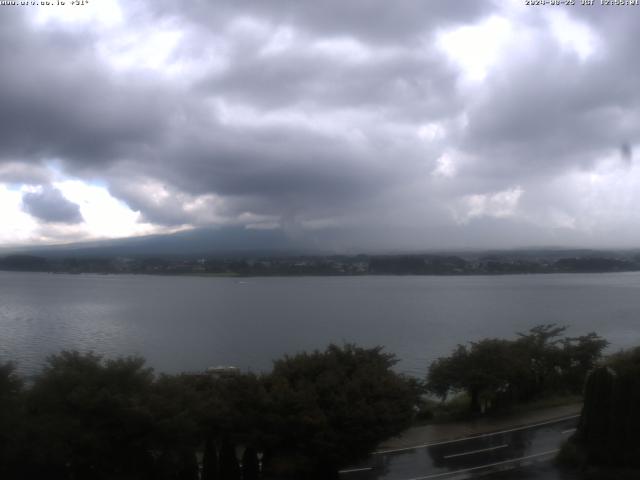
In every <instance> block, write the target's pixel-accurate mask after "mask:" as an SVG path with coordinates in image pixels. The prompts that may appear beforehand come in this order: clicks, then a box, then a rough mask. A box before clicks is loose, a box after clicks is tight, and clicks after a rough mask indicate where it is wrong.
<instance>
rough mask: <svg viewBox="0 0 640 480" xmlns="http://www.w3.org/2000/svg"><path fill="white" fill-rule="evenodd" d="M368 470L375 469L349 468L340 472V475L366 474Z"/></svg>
mask: <svg viewBox="0 0 640 480" xmlns="http://www.w3.org/2000/svg"><path fill="white" fill-rule="evenodd" d="M368 470H373V467H364V468H348V469H346V470H338V473H339V474H343V473H355V472H366V471H368Z"/></svg>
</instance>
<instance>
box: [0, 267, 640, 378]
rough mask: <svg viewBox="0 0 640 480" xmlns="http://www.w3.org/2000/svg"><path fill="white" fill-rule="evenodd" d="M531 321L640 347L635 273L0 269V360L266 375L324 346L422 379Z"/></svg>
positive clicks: (30, 367)
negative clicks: (431, 368)
mask: <svg viewBox="0 0 640 480" xmlns="http://www.w3.org/2000/svg"><path fill="white" fill-rule="evenodd" d="M540 323H558V324H563V325H569V326H570V329H569V330H568V332H567V333H568V334H570V335H580V334H584V333H587V332H590V331H595V332H597V333H599V334H600V335H602V336H604V337H605V338H607V339H608V340H609V341H610V342H611V345H612V347H611V350H616V349H619V348H624V347H630V346H635V345H640V273H620V274H587V275H582V274H567V275H510V276H473V277H428V276H407V277H391V276H390V277H386V276H385V277H379V276H370V277H302V278H300V277H299V278H292V277H288V278H246V279H237V278H207V277H169V276H166V277H163V276H134V275H54V274H40V273H12V272H0V360H8V359H11V360H15V361H17V362H18V363H19V368H20V371H21V372H22V373H32V372H34V371H35V370H37V369H38V367H39V366H40V365H41V364H42V362H43V359H44V358H45V357H46V356H47V355H48V354H50V353H54V352H58V351H60V350H61V349H78V350H83V351H85V350H93V351H95V352H97V353H100V354H104V355H106V356H116V355H132V354H139V355H143V356H144V357H145V358H147V360H148V362H149V364H150V365H151V366H153V367H154V368H155V369H156V370H158V371H164V372H179V371H194V370H202V369H204V368H206V367H208V366H212V365H236V366H238V367H241V368H243V369H251V370H253V371H262V370H268V369H269V368H270V366H271V361H272V360H273V359H275V358H277V357H280V356H281V355H283V354H285V353H289V354H292V353H295V352H298V351H302V350H311V349H315V348H324V347H325V346H326V345H327V344H328V343H330V342H338V343H342V342H356V343H357V344H359V345H362V346H375V345H384V346H385V348H386V350H387V351H389V352H393V353H395V354H396V355H397V356H398V358H399V360H400V362H399V364H398V365H397V369H398V370H399V371H402V372H405V373H409V374H414V375H420V376H422V375H424V374H425V372H426V368H427V366H428V364H429V362H430V361H431V360H433V359H434V358H436V357H438V356H442V355H446V354H448V353H449V351H450V350H451V349H452V348H453V347H454V346H455V345H456V344H457V343H463V342H466V341H470V340H477V339H480V338H483V337H513V336H514V335H515V332H517V331H526V330H527V329H529V328H530V327H533V326H535V325H537V324H540Z"/></svg>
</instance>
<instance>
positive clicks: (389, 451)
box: [372, 415, 580, 455]
mask: <svg viewBox="0 0 640 480" xmlns="http://www.w3.org/2000/svg"><path fill="white" fill-rule="evenodd" d="M578 417H580V415H571V416H569V417H564V418H558V419H556V420H549V421H546V422H540V423H534V424H533V425H525V426H523V427H516V428H510V429H508V430H502V431H500V432H492V433H483V434H480V435H472V436H469V437H463V438H457V439H455V440H444V441H442V442H435V443H425V444H423V445H414V446H413V447H403V448H393V449H390V450H379V451H377V452H373V453H372V455H384V454H386V453H396V452H406V451H408V450H416V449H418V448H428V447H435V446H436V445H446V444H448V443H458V442H466V441H468V440H474V439H476V438H486V437H492V436H494V435H501V434H503V433H510V432H517V431H520V430H527V429H529V428H536V427H541V426H543V425H552V424H554V423H561V422H564V421H566V420H571V419H574V418H578Z"/></svg>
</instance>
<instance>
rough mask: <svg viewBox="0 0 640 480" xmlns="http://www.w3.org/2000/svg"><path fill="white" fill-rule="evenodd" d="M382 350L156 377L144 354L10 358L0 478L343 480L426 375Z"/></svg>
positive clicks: (5, 367) (1, 406)
mask: <svg viewBox="0 0 640 480" xmlns="http://www.w3.org/2000/svg"><path fill="white" fill-rule="evenodd" d="M395 361H396V360H395V357H394V356H393V355H391V354H388V353H384V352H383V351H382V349H381V348H379V347H378V348H372V349H365V348H359V347H357V346H354V345H344V346H336V345H331V346H329V347H328V348H327V349H326V350H324V351H316V352H313V353H301V354H298V355H294V356H285V357H284V358H281V359H279V360H277V361H275V363H274V366H273V370H272V371H271V372H269V373H267V374H260V375H257V374H252V373H228V374H220V375H211V374H207V373H203V374H181V375H159V376H157V375H154V373H153V371H152V370H151V369H150V368H148V367H147V366H145V362H144V360H143V359H141V358H135V357H132V358H118V359H114V360H105V359H103V358H101V357H100V356H97V355H94V354H92V353H84V354H83V353H78V352H68V351H65V352H62V353H60V354H57V355H54V356H51V357H50V358H49V359H48V360H47V362H46V365H45V366H44V368H43V369H42V371H41V372H40V373H39V374H38V375H37V376H36V377H35V379H34V380H33V381H32V382H31V383H30V384H26V383H25V381H24V380H23V379H22V378H20V377H19V376H18V375H17V374H16V371H15V368H14V366H13V365H11V364H2V365H0V478H2V479H7V480H9V479H31V478H34V479H35V478H47V479H50V480H58V479H60V480H62V479H65V480H66V479H78V480H79V479H92V480H100V479H105V480H106V479H110V480H111V479H114V480H115V479H118V480H120V479H154V480H155V479H160V480H164V479H167V480H168V479H171V480H173V479H175V480H178V479H179V480H183V479H184V480H195V479H197V478H202V479H206V480H212V479H224V480H230V479H234V480H235V479H240V478H243V479H244V480H251V479H256V478H322V479H326V478H333V477H335V476H337V469H338V468H339V467H340V466H342V465H345V464H348V463H350V462H353V461H356V460H358V459H360V458H362V457H363V456H366V455H367V454H368V453H369V452H370V451H371V450H372V449H374V448H375V447H376V445H377V444H378V443H379V442H380V441H382V440H383V439H385V438H388V437H390V436H393V435H396V434H398V433H399V432H401V431H402V430H403V429H405V428H406V427H408V426H409V425H410V423H411V421H412V418H413V415H414V407H415V405H416V404H417V403H418V397H419V394H420V393H419V389H418V386H417V383H416V382H415V381H414V380H412V379H409V378H407V377H404V376H402V375H399V374H397V373H395V372H394V371H393V370H392V368H391V367H392V366H393V365H394V363H395Z"/></svg>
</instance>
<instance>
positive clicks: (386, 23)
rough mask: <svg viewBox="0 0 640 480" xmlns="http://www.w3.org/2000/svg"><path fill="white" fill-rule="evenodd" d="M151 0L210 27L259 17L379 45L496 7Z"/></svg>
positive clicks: (373, 0) (462, 1) (367, 0)
mask: <svg viewBox="0 0 640 480" xmlns="http://www.w3.org/2000/svg"><path fill="white" fill-rule="evenodd" d="M151 5H152V8H153V9H154V10H155V12H156V13H157V14H158V15H163V16H164V15H177V16H180V17H186V18H189V19H190V20H192V21H194V22H197V23H199V24H201V25H204V26H205V28H211V27H220V26H223V25H224V24H225V23H227V22H228V21H229V20H230V19H231V18H240V17H245V18H246V17H254V18H259V19H264V20H265V21H268V22H271V23H273V24H279V25H294V26H296V27H299V28H300V29H302V30H304V31H309V32H310V33H312V34H314V35H317V36H319V37H327V36H329V37H333V36H352V37H357V38H362V39H363V40H365V41H367V42H372V43H374V44H376V45H377V44H378V43H391V44H396V43H398V42H400V43H401V42H403V41H405V40H411V39H413V38H414V37H416V36H418V35H421V34H422V33H424V32H429V31H430V30H431V29H433V28H434V27H436V26H437V27H443V26H450V25H452V24H453V25H455V24H460V23H464V22H470V21H473V20H474V19H476V18H478V17H479V16H481V15H484V14H486V13H488V12H490V11H491V10H492V8H493V5H492V2H478V1H476V0H458V1H456V2H450V1H435V2H423V1H420V0H400V1H396V2H387V1H385V0H353V1H350V2H343V1H340V0H326V1H323V2H300V1H297V0H284V1H280V2H277V3H271V2H262V1H249V2H237V1H234V0H223V1H218V2H215V3H211V2H201V1H187V2H181V3H177V2H172V1H169V0H160V1H154V2H153V3H152V4H151Z"/></svg>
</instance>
